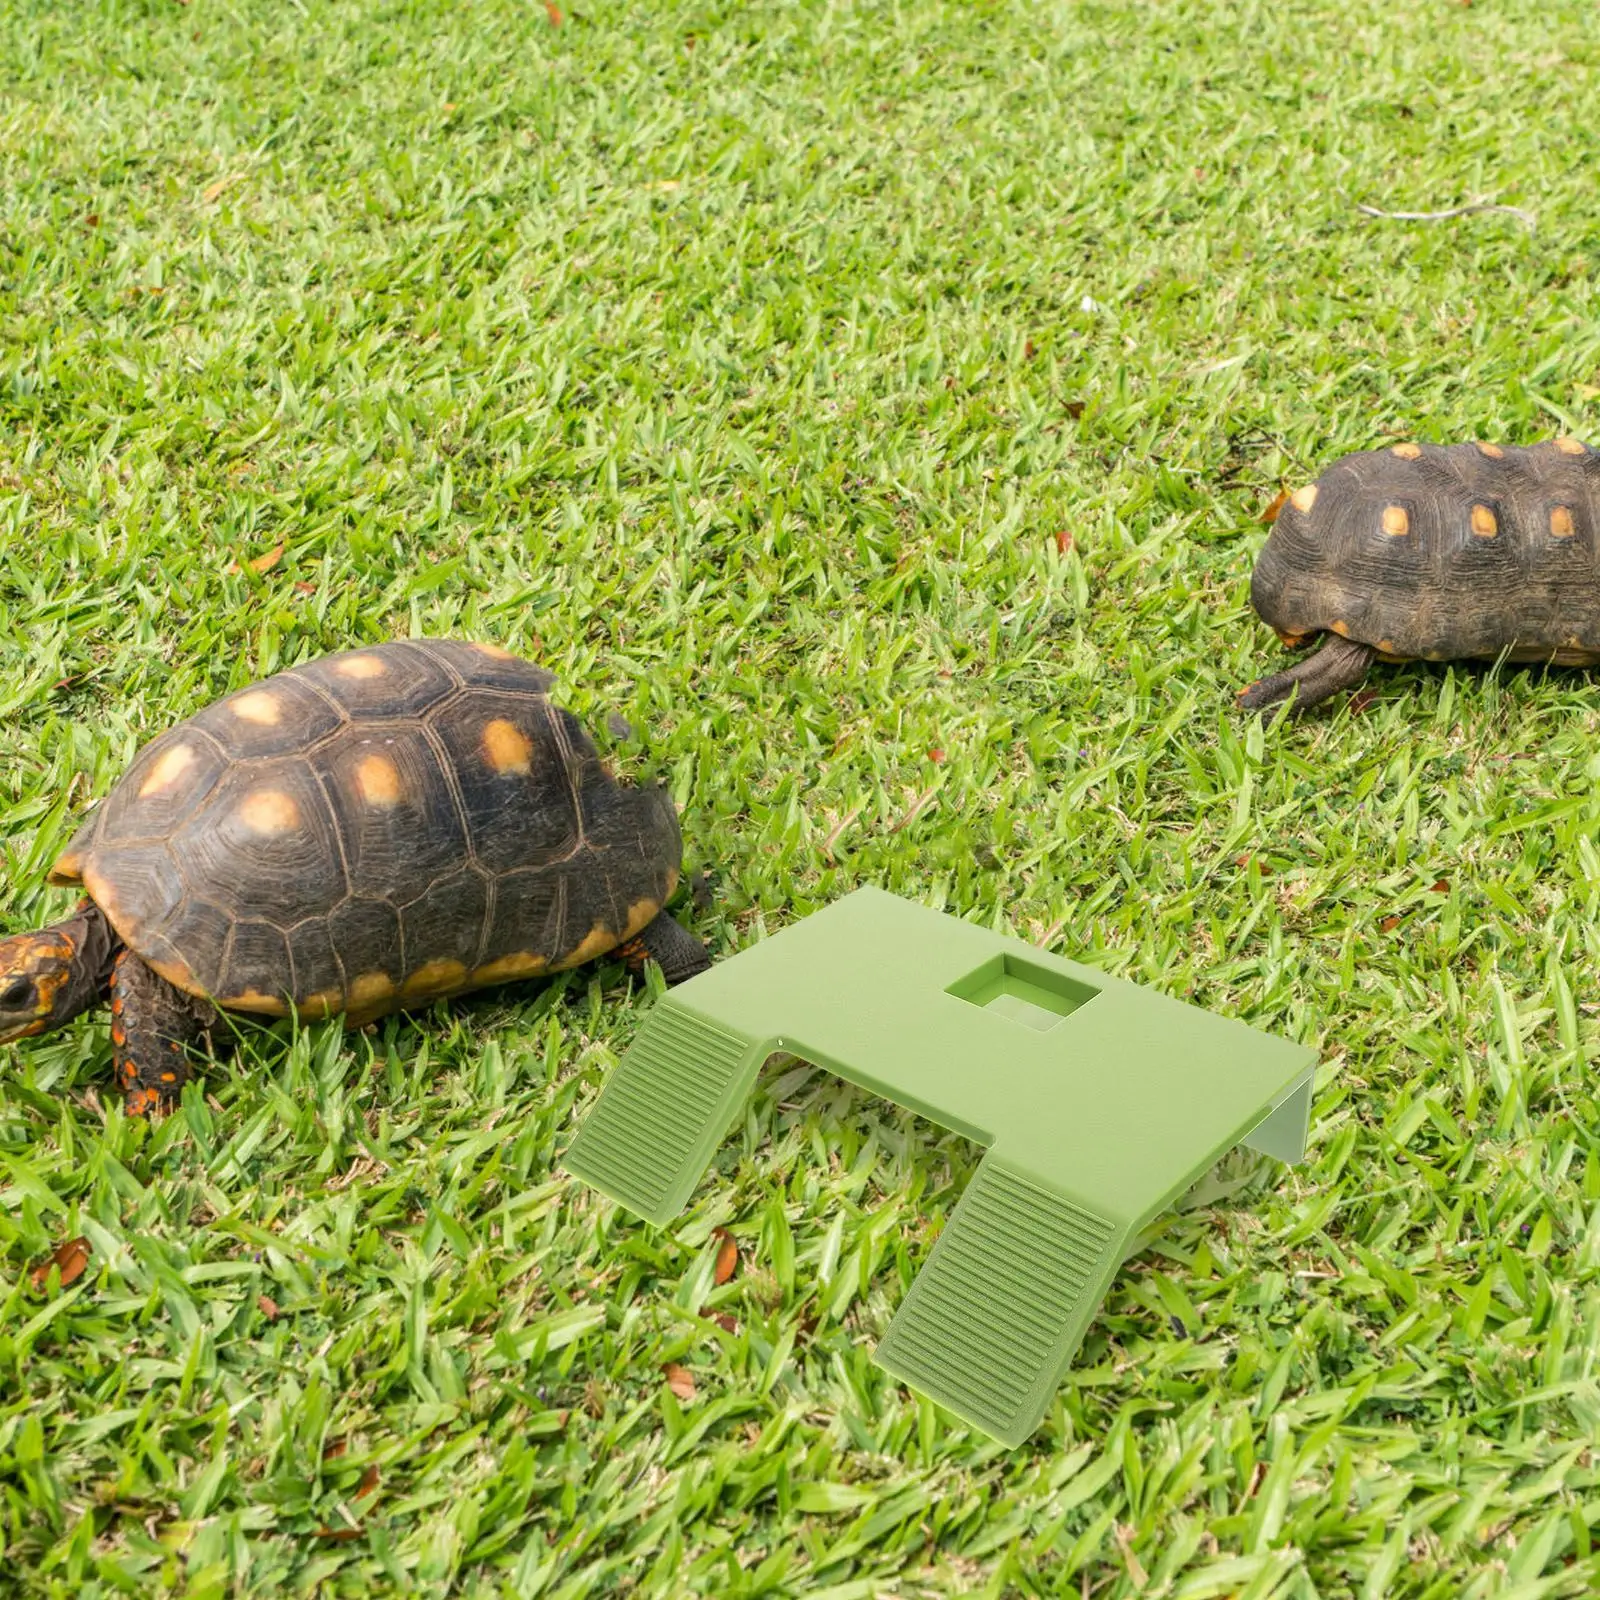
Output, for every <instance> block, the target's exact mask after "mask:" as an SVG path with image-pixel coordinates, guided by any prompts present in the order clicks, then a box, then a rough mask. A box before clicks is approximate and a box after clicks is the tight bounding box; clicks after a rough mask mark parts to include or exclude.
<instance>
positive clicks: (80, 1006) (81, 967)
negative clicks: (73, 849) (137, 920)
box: [44, 899, 122, 1028]
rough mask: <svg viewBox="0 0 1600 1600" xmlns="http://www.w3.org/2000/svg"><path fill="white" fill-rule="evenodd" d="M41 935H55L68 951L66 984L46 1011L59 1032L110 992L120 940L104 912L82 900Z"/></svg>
mask: <svg viewBox="0 0 1600 1600" xmlns="http://www.w3.org/2000/svg"><path fill="white" fill-rule="evenodd" d="M44 931H45V932H46V933H54V934H58V935H59V936H60V937H61V938H63V939H65V940H66V941H67V943H68V944H69V946H70V947H71V950H72V961H71V966H70V969H69V971H68V975H67V981H66V982H65V983H63V984H62V985H61V988H60V991H59V992H58V993H57V995H56V1001H55V1004H54V1005H53V1006H52V1007H51V1009H50V1023H49V1026H50V1027H52V1028H59V1027H60V1026H61V1024H62V1023H64V1022H70V1021H71V1020H72V1019H73V1018H74V1017H75V1016H77V1015H78V1013H79V1012H81V1011H87V1010H88V1009H89V1008H90V1007H91V1006H94V1005H98V1004H99V1003H100V1002H101V1001H102V1000H103V999H105V997H106V994H107V993H108V991H109V990H110V988H111V969H112V968H113V967H114V966H115V965H116V960H117V957H118V955H120V954H121V952H122V940H121V939H120V938H119V937H118V936H117V931H116V929H115V928H113V927H112V926H111V923H110V922H109V921H108V920H107V918H106V914H105V912H103V911H102V910H101V909H100V907H99V906H97V905H96V904H95V903H94V901H93V900H89V899H85V900H83V901H82V902H81V903H80V904H79V906H78V908H77V910H75V911H74V912H73V913H72V915H71V916H70V917H63V918H62V919H61V921H60V922H53V923H51V924H50V926H49V927H48V928H46V929H45V930H44Z"/></svg>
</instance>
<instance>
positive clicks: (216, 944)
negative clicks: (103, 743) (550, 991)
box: [0, 639, 709, 1113]
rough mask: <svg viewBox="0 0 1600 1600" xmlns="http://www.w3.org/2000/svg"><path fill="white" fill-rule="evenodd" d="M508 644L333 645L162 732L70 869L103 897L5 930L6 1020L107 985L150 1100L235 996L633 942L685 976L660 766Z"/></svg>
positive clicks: (340, 987) (57, 1009)
mask: <svg viewBox="0 0 1600 1600" xmlns="http://www.w3.org/2000/svg"><path fill="white" fill-rule="evenodd" d="M550 682H551V679H550V675H549V674H548V673H546V672H543V671H541V670H540V669H539V668H538V667H535V666H532V665H530V664H529V663H528V662H526V661H522V660H519V659H518V658H517V657H515V656H512V655H508V654H507V653H506V652H505V651H503V650H500V649H497V648H495V647H493V646H490V645H482V644H471V643H467V642H465V641H460V640H451V639H413V640H408V641H404V642H397V643H392V644H384V645H377V646H373V647H371V648H369V649H363V650H349V651H345V652H343V653H341V654H338V655H331V656H324V657H322V658H321V659H319V660H315V661H311V662H308V663H306V664H305V665H303V666H299V667H295V668H293V669H292V670H290V671H288V672H282V673H279V674H278V675H277V676H276V677H272V678H268V679H266V680H265V681H263V682H261V683H258V684H256V685H254V686H252V687H250V688H247V689H243V690H241V691H239V692H238V693H237V694H232V695H229V696H228V697H227V698H226V699H225V700H220V701H218V702H216V703H215V704H213V705H211V706H208V707H207V708H206V709H205V710H203V711H201V712H199V713H198V714H197V715H196V716H194V717H191V718H190V719H189V720H188V721H187V722H184V723H180V724H179V725H178V726H177V727H175V728H173V729H171V730H170V731H169V732H167V733H164V734H162V735H161V736H160V737H159V738H157V739H155V740H153V741H151V743H149V744H147V745H146V746H145V747H144V748H143V749H142V750H141V751H140V752H139V754H138V755H137V756H136V757H135V758H134V761H133V764H132V766H131V767H129V769H128V771H127V772H126V773H125V774H124V776H123V777H122V778H121V779H120V780H119V781H118V783H117V784H116V786H115V787H114V788H113V789H112V791H111V793H110V794H109V795H108V796H107V797H106V800H105V802H104V803H103V804H102V805H100V806H99V807H98V808H97V809H96V810H95V811H94V812H93V814H92V815H91V816H90V817H89V819H88V821H87V822H86V823H85V824H84V825H83V827H82V828H81V829H80V830H79V832H78V833H77V835H76V836H75V837H74V838H73V839H72V841H71V843H70V844H69V845H68V846H67V849H66V850H65V851H64V852H63V853H62V855H61V856H60V858H59V859H58V860H57V861H56V863H55V865H54V867H53V868H52V869H51V872H50V881H51V882H52V883H58V884H81V885H82V886H83V888H84V890H85V891H86V898H85V899H84V900H83V902H82V904H81V905H80V906H79V907H78V909H77V910H76V911H75V912H74V913H73V915H71V916H70V917H68V918H66V919H65V920H64V921H62V922H58V923H56V924H54V925H53V926H51V927H47V928H43V929H40V930H38V931H35V932H29V933H20V934H15V935H13V936H12V937H10V938H8V939H5V940H0V1040H6V1039H15V1038H19V1037H21V1036H22V1035H25V1034H37V1033H42V1032H44V1031H46V1030H47V1029H50V1028H56V1027H59V1026H60V1025H61V1024H62V1023H64V1022H66V1021H68V1020H69V1019H70V1018H71V1017H73V1016H76V1015H77V1014H78V1013H79V1012H81V1011H83V1010H85V1009H86V1008H88V1007H89V1006H92V1005H94V1004H95V1003H96V1002H98V1001H99V1000H101V999H102V998H106V997H108V996H109V999H110V1004H111V1014H112V1027H111V1037H112V1047H113V1060H114V1065H115V1071H116V1076H117V1081H118V1082H119V1083H120V1084H121V1085H122V1087H123V1088H124V1089H125V1090H126V1091H127V1093H128V1103H129V1106H130V1107H131V1108H132V1109H133V1110H134V1111H136V1112H140V1113H147V1112H150V1111H153V1110H156V1109H158V1108H161V1107H163V1106H165V1105H166V1104H169V1103H170V1102H171V1101H172V1100H173V1099H174V1097H175V1096H176V1095H177V1094H178V1093H179V1091H180V1089H181V1087H182V1084H183V1082H184V1080H185V1079H186V1078H187V1076H188V1061H187V1057H188V1051H189V1047H190V1046H191V1045H194V1044H196V1043H198V1042H199V1041H200V1040H202V1039H203V1038H204V1036H205V1035H206V1034H207V1032H208V1030H209V1029H210V1027H211V1026H212V1025H213V1023H214V1022H215V1021H216V1011H215V1009H214V1008H219V1007H220V1008H221V1009H223V1010H226V1011H242V1012H254V1013H258V1014H261V1015H265V1016H284V1015H287V1014H289V1013H290V1012H291V1011H293V1012H295V1013H297V1014H298V1015H300V1016H302V1017H326V1016H333V1015H336V1014H343V1016H344V1017H345V1019H346V1020H347V1022H349V1023H351V1024H352V1025H354V1024H358V1023H363V1022H367V1021H369V1020H371V1019H372V1018H374V1017H378V1016H381V1015H383V1014H384V1013H385V1012H389V1011H394V1010H399V1009H402V1008H404V1007H406V1006H411V1005H418V1004H425V1003H427V1002H430V1001H433V1000H436V999H439V998H442V997H444V996H447V995H455V994H462V993H464V992H466V991H467V990H470V989H478V988H482V987H484V986H486V985H488V984H495V983H503V982H506V981H508V980H511V979H516V978H527V977H531V976H534V975H535V974H540V973H547V972H559V971H561V970H562V969H564V968H567V967H573V966H576V965H578V964H579V963H580V962H584V961H587V960H590V959H591V958H593V957H595V956H599V955H602V954H604V953H605V952H606V951H608V950H613V949H618V950H620V953H621V955H622V957H623V959H625V960H626V961H628V962H629V964H630V965H632V966H633V967H634V968H635V969H636V970H637V969H638V968H639V967H640V966H642V964H643V962H644V961H645V960H646V958H653V959H654V960H656V961H657V962H659V964H660V966H661V969H662V973H663V975H664V977H665V978H666V980H667V981H668V982H669V983H671V982H677V981H680V980H681V979H683V978H687V977H690V976H692V975H693V974H694V973H696V972H699V971H702V970H703V969H704V968H705V967H706V966H708V965H709V960H708V957H707V955H706V952H705V949H704V948H703V947H702V946H701V945H700V943H699V942H698V941H697V940H695V939H693V938H692V937H691V936H690V935H689V934H688V933H686V932H685V931H684V930H683V929H682V928H681V927H680V926H679V925H678V924H677V923H675V922H674V921H673V920H672V918H671V917H670V916H669V915H668V914H667V913H666V912H665V911H664V910H662V907H663V905H664V903H665V902H666V900H667V897H668V896H669V895H670V894H671V893H672V890H673V887H674V885H675V884H676V883H677V880H678V871H679V864H680V858H681V849H682V841H681V837H680V834H679V831H678V818H677V812H676V810H675V809H674V807H673V804H672V800H671V798H670V797H669V796H668V794H667V793H666V791H665V790H664V789H660V788H645V789H640V788H632V787H626V786H624V785H621V784H619V783H618V782H616V780H615V779H613V778H612V776H611V775H610V773H608V772H607V770H606V768H605V767H604V765H603V764H602V763H601V760H600V758H599V755H598V753H597V752H596V750H595V747H594V745H593V743H592V742H591V741H590V740H589V738H588V736H587V735H586V734H585V733H584V731H583V729H582V728H581V727H580V726H579V725H578V723H577V721H576V720H575V719H574V718H573V717H572V716H571V715H570V714H569V713H568V712H566V711H563V710H560V709H558V708H557V707H556V706H554V705H553V704H551V702H550V700H549V698H548V695H547V692H546V691H547V690H548V688H549V685H550Z"/></svg>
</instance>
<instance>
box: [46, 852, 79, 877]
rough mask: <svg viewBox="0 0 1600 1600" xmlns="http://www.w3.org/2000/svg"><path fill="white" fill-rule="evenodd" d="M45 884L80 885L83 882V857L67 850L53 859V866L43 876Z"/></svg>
mask: <svg viewBox="0 0 1600 1600" xmlns="http://www.w3.org/2000/svg"><path fill="white" fill-rule="evenodd" d="M44 881H45V882H46V883H55V884H62V883H82V882H83V857H82V856H80V855H79V854H78V852H77V851H76V850H68V851H67V852H65V854H63V855H59V856H57V857H56V859H55V863H54V865H53V866H52V867H51V868H50V870H49V871H48V872H47V873H46V874H45V877H44Z"/></svg>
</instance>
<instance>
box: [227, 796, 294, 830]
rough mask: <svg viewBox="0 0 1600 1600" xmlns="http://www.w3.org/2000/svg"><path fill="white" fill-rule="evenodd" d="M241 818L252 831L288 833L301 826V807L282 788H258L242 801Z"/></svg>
mask: <svg viewBox="0 0 1600 1600" xmlns="http://www.w3.org/2000/svg"><path fill="white" fill-rule="evenodd" d="M239 820H240V821H241V822H242V823H243V824H244V825H245V827H247V828H248V829H249V830H250V831H251V832H252V833H287V832H288V831H289V830H290V829H291V828H298V827H299V826H300V808H299V806H297V805H296V804H295V803H294V800H293V798H292V797H291V796H289V795H286V794H285V793H284V792H283V791H282V790H281V789H257V790H256V791H255V792H254V793H253V794H247V795H246V796H245V797H244V799H243V800H242V801H240V803H239Z"/></svg>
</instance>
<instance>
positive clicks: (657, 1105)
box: [566, 1001, 761, 1224]
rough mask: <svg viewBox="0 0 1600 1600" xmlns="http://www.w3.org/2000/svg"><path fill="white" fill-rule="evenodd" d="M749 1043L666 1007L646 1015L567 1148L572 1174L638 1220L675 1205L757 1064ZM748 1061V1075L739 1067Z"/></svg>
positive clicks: (706, 1159) (663, 1219) (670, 1213)
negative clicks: (620, 1067) (624, 1065)
mask: <svg viewBox="0 0 1600 1600" xmlns="http://www.w3.org/2000/svg"><path fill="white" fill-rule="evenodd" d="M752 1055H753V1049H752V1045H751V1043H750V1041H749V1040H747V1039H742V1038H740V1037H739V1036H738V1035H737V1034H733V1033H729V1032H728V1031H727V1029H725V1028H719V1027H718V1026H717V1025H716V1024H715V1023H714V1022H708V1021H707V1020H706V1019H705V1018H704V1017H699V1016H696V1015H695V1014H694V1013H693V1012H692V1011H686V1010H684V1009H683V1008H682V1007H681V1006H675V1005H673V1004H672V1003H671V1002H670V1001H667V1002H664V1003H663V1004H660V1005H658V1006H657V1007H656V1008H655V1010H654V1011H652V1012H651V1013H650V1015H649V1017H648V1018H646V1020H645V1023H644V1026H643V1027H642V1028H641V1029H640V1030H639V1037H638V1038H637V1039H635V1040H634V1042H633V1044H632V1046H631V1047H630V1049H629V1051H628V1055H627V1060H628V1064H629V1065H628V1070H627V1071H626V1072H622V1071H618V1072H615V1073H613V1074H612V1076H611V1079H610V1081H609V1082H608V1083H607V1084H606V1086H605V1088H604V1089H603V1090H602V1091H601V1093H600V1098H599V1099H598V1100H597V1101H596V1102H595V1104H594V1108H593V1109H592V1110H591V1111H590V1113H589V1115H588V1116H587V1117H586V1118H584V1122H583V1126H582V1128H580V1129H579V1130H578V1136H577V1137H576V1138H575V1139H574V1140H573V1141H572V1144H571V1146H570V1148H569V1149H568V1151H567V1159H566V1167H567V1170H568V1171H569V1172H571V1173H572V1174H573V1175H574V1176H576V1177H579V1178H582V1179H583V1181H584V1182H585V1183H588V1184H592V1185H593V1186H594V1187H595V1188H596V1189H599V1190H600V1191H601V1193H603V1194H608V1195H610V1196H611V1198H612V1199H613V1200H616V1201H619V1202H620V1203H621V1204H623V1205H625V1206H626V1207H627V1208H628V1209H629V1210H630V1211H637V1212H638V1213H639V1215H640V1216H641V1217H644V1218H645V1219H646V1220H647V1221H650V1222H654V1223H657V1224H664V1223H667V1222H670V1221H671V1220H672V1218H673V1217H675V1216H676V1215H677V1214H678V1213H679V1212H680V1211H681V1210H682V1209H683V1207H684V1204H685V1203H686V1202H687V1201H688V1198H689V1195H690V1193H691V1192H692V1191H693V1189H694V1186H695V1184H697V1183H698V1182H699V1181H700V1177H701V1174H703V1173H704V1172H705V1170H706V1167H707V1165H708V1164H709V1163H710V1160H711V1153H712V1151H713V1150H715V1148H716V1146H717V1141H718V1140H719V1139H720V1138H721V1137H722V1134H723V1131H724V1130H725V1129H726V1127H727V1125H728V1123H729V1121H730V1120H731V1118H732V1116H733V1113H734V1111H735V1110H736V1109H737V1107H738V1105H739V1103H740V1102H741V1101H742V1100H743V1099H744V1097H745V1095H746V1094H748V1093H749V1091H750V1080H751V1079H752V1078H753V1077H754V1075H755V1072H756V1070H757V1069H758V1068H759V1067H760V1065H761V1063H760V1060H759V1059H751V1057H752ZM747 1063H748V1071H746V1067H747Z"/></svg>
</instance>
